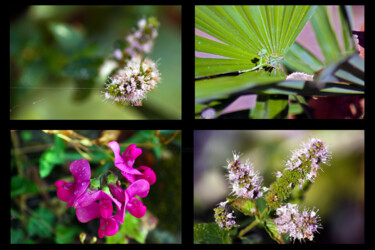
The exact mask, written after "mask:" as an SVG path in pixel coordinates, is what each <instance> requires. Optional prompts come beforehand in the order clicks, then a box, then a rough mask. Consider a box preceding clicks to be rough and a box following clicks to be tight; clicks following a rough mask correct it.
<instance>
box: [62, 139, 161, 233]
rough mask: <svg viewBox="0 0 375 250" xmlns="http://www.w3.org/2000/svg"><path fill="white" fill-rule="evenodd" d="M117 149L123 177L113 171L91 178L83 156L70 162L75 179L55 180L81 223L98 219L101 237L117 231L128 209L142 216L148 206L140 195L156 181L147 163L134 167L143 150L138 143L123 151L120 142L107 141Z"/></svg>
mask: <svg viewBox="0 0 375 250" xmlns="http://www.w3.org/2000/svg"><path fill="white" fill-rule="evenodd" d="M108 146H109V147H110V148H111V149H112V150H113V152H114V156H115V162H114V165H115V166H116V168H118V169H119V170H120V171H121V174H122V176H123V177H124V178H123V179H124V181H120V179H119V176H118V175H117V174H115V172H113V171H109V172H108V173H104V178H101V177H102V175H103V174H102V175H100V176H99V177H97V178H91V168H90V165H89V163H88V161H87V160H85V159H80V160H76V161H74V162H72V163H71V165H70V167H69V170H70V172H71V173H72V175H73V177H74V182H73V183H68V182H65V181H61V180H60V181H56V182H55V186H56V188H57V196H58V198H59V199H60V200H62V201H64V202H67V206H68V207H74V209H75V210H76V216H77V219H78V221H80V222H81V223H87V222H89V221H91V220H93V219H99V220H100V225H99V229H98V236H99V238H103V237H104V236H106V235H107V236H112V235H115V234H116V233H117V232H118V230H119V223H120V224H123V223H124V219H125V213H126V211H128V212H129V213H130V214H131V215H132V216H134V217H137V218H141V217H142V216H144V215H145V213H146V210H147V207H146V206H144V205H143V203H142V201H141V200H139V199H138V198H137V197H136V196H138V197H140V198H146V197H147V195H148V192H149V190H150V185H152V184H154V183H155V181H156V174H155V172H154V171H153V170H152V169H151V168H150V167H147V166H140V167H138V168H137V169H134V168H133V165H134V162H135V160H136V158H137V157H138V156H139V155H141V154H142V150H141V149H140V148H137V146H136V145H135V144H132V145H130V146H128V148H127V149H126V150H125V151H124V152H123V154H122V155H121V154H120V146H119V144H118V143H117V142H116V141H112V142H110V143H109V145H108Z"/></svg>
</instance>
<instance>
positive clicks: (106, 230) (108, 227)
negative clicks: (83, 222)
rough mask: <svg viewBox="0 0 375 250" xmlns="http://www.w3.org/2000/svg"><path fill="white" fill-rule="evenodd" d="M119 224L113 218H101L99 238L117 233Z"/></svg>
mask: <svg viewBox="0 0 375 250" xmlns="http://www.w3.org/2000/svg"><path fill="white" fill-rule="evenodd" d="M118 229H119V225H118V223H117V221H116V220H115V219H113V218H108V219H100V226H99V230H98V236H99V238H103V237H104V236H105V235H108V236H112V235H115V234H116V233H117V231H118Z"/></svg>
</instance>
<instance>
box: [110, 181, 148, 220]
mask: <svg viewBox="0 0 375 250" xmlns="http://www.w3.org/2000/svg"><path fill="white" fill-rule="evenodd" d="M109 189H110V190H111V193H112V194H113V195H114V197H115V198H116V199H117V200H119V201H120V202H121V204H122V205H121V210H120V211H119V212H118V213H117V215H116V220H117V221H118V222H120V223H121V224H122V223H124V218H125V212H126V210H128V211H129V213H130V214H131V215H133V216H134V217H137V218H140V217H142V216H143V215H144V214H145V213H146V210H147V207H146V206H144V205H143V203H142V202H141V201H140V200H139V199H137V198H135V196H136V195H137V196H139V197H141V198H145V197H146V196H147V195H148V192H149V190H150V184H149V183H148V181H146V180H142V179H141V180H137V181H135V182H134V183H133V184H131V185H130V186H129V187H128V188H127V189H125V190H123V189H122V188H121V186H120V185H119V184H116V185H113V184H111V185H109Z"/></svg>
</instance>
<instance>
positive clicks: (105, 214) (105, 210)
mask: <svg viewBox="0 0 375 250" xmlns="http://www.w3.org/2000/svg"><path fill="white" fill-rule="evenodd" d="M99 210H100V215H101V216H102V218H109V217H111V216H112V213H113V206H112V201H111V200H101V201H100V202H99Z"/></svg>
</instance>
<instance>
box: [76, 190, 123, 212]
mask: <svg viewBox="0 0 375 250" xmlns="http://www.w3.org/2000/svg"><path fill="white" fill-rule="evenodd" d="M97 200H109V201H111V202H114V203H115V204H116V206H117V209H118V210H120V209H121V206H122V205H121V202H119V201H118V200H116V199H115V198H113V197H112V196H111V195H109V194H107V193H106V192H104V191H103V190H88V191H87V192H86V193H85V194H84V195H82V196H81V197H80V198H79V200H78V201H77V202H76V204H75V208H77V207H86V206H88V205H90V204H91V203H94V202H95V201H97Z"/></svg>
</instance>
